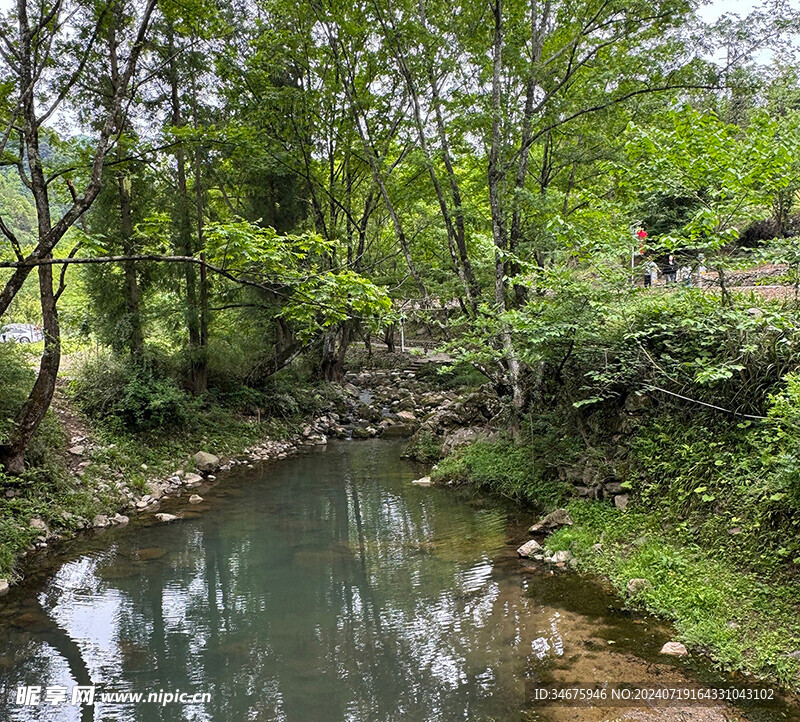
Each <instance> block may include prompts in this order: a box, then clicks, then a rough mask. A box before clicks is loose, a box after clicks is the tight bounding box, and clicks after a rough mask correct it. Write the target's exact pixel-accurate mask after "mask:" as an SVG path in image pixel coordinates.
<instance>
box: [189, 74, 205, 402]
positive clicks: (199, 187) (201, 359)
mask: <svg viewBox="0 0 800 722" xmlns="http://www.w3.org/2000/svg"><path fill="white" fill-rule="evenodd" d="M192 103H193V111H194V125H195V128H197V127H198V123H199V121H198V117H197V84H196V81H195V78H194V76H192ZM202 170H203V166H202V162H201V157H200V147H199V146H196V147H195V151H194V198H195V213H196V215H197V246H198V248H200V258H201V259H202V260H203V261H205V260H206V254H205V250H204V246H205V237H204V232H205V221H204V210H205V209H204V198H203V182H202V179H203V173H202ZM208 283H209V282H208V272H207V269H206V267H205V265H202V266H200V319H199V320H200V339H199V341H200V344H199V348H198V358H197V366H196V369H195V391H196V393H204V392H205V391H206V389H207V388H208V315H209V309H208Z"/></svg>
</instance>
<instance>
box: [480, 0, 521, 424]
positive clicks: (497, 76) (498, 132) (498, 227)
mask: <svg viewBox="0 0 800 722" xmlns="http://www.w3.org/2000/svg"><path fill="white" fill-rule="evenodd" d="M492 11H493V15H494V41H493V47H492V131H491V141H490V142H491V146H490V149H489V170H488V174H489V205H490V208H491V213H492V238H493V239H494V244H495V258H494V300H495V307H496V309H497V312H498V313H499V314H503V313H505V311H506V308H507V307H506V287H505V276H506V271H507V264H506V260H505V256H506V252H507V250H508V239H507V231H506V224H505V209H504V206H503V201H502V185H503V182H504V180H505V172H504V170H503V168H502V165H501V164H502V159H501V154H500V151H501V145H502V142H503V138H502V127H501V123H502V112H503V109H502V93H501V90H502V88H501V83H502V68H503V42H504V37H503V33H504V28H503V0H494V3H493V5H492ZM500 341H501V344H502V348H503V355H504V362H505V366H506V372H507V377H508V384H509V386H510V387H511V390H512V397H513V398H512V402H513V407H512V408H513V412H514V416H513V418H512V429H513V430H514V431H515V433H516V432H518V431H519V420H520V415H521V413H522V410H523V407H524V393H523V388H522V379H521V370H520V363H519V360H518V358H517V355H516V351H515V350H514V343H513V338H512V336H511V328H510V327H509V325H508V323H507V322H505V321H503V320H501V332H500Z"/></svg>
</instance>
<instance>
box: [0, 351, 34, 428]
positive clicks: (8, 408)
mask: <svg viewBox="0 0 800 722" xmlns="http://www.w3.org/2000/svg"><path fill="white" fill-rule="evenodd" d="M34 378H35V376H34V373H33V370H32V369H31V367H30V365H29V364H28V363H27V362H26V360H25V357H24V355H23V354H22V351H21V349H20V348H19V347H18V346H17V344H13V343H4V344H0V379H2V382H0V442H2V441H3V440H4V439H5V438H6V436H7V434H8V432H9V431H10V429H11V424H12V423H13V421H14V417H15V416H16V414H17V411H19V409H20V407H21V406H22V404H23V403H24V402H25V399H26V398H27V397H28V393H29V392H30V390H31V387H32V386H33V381H34Z"/></svg>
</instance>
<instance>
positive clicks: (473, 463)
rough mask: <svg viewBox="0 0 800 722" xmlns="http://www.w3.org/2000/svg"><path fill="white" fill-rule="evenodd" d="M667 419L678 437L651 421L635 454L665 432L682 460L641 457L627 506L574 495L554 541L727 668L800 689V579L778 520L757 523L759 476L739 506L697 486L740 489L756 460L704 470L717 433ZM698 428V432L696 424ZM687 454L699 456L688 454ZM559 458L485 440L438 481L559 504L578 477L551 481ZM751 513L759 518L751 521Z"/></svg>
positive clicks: (461, 453) (450, 463)
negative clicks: (711, 498) (736, 527)
mask: <svg viewBox="0 0 800 722" xmlns="http://www.w3.org/2000/svg"><path fill="white" fill-rule="evenodd" d="M669 430H670V431H673V432H674V433H673V435H672V437H671V441H670V440H669V439H668V438H667V436H666V434H665V433H664V432H665V428H663V426H656V427H653V428H649V429H648V428H645V427H642V429H641V432H640V434H642V435H644V436H640V437H639V443H638V444H634V447H635V450H634V453H636V452H638V454H639V455H640V456H642V455H643V456H644V457H647V453H646V452H647V451H648V450H649V447H648V446H647V444H646V443H644V442H645V441H646V440H647V438H656V440H657V441H658V442H659V444H658V447H659V454H660V455H659V456H658V458H659V459H662V460H664V459H672V463H674V464H675V468H667V462H666V461H662V462H659V463H658V464H656V465H655V466H654V465H653V464H649V465H647V467H646V468H647V470H648V472H647V473H644V474H643V473H642V469H641V468H639V467H637V466H636V464H633V465H632V467H631V468H632V470H631V476H630V478H629V480H628V481H627V482H626V484H625V485H626V487H633V490H632V491H631V494H632V496H631V501H630V503H629V505H628V508H627V509H626V511H625V512H621V511H620V510H619V509H617V508H616V507H614V506H613V505H611V504H610V503H609V502H608V501H595V502H592V501H584V500H578V499H574V500H571V501H568V503H567V507H568V509H569V511H570V514H571V516H572V518H573V520H574V522H575V524H574V525H573V526H571V527H565V528H562V529H560V530H558V531H556V532H555V533H554V534H552V535H551V536H550V537H548V539H547V542H546V544H547V547H548V548H550V549H552V550H553V551H557V550H560V549H569V550H570V551H571V552H572V553H573V554H574V555H575V556H576V557H577V559H578V564H579V568H580V569H581V570H582V571H585V572H589V573H594V574H597V575H599V576H601V577H603V578H605V579H607V580H608V581H609V583H610V584H611V585H612V586H613V587H614V589H615V590H616V591H617V592H618V593H619V594H620V596H622V597H623V598H626V599H627V601H628V603H629V604H630V605H631V606H634V607H638V608H642V609H645V610H647V611H649V612H652V613H654V614H657V615H659V616H660V617H663V618H664V619H667V620H670V621H671V622H672V623H673V624H674V626H675V629H676V633H677V635H678V637H679V639H680V640H681V641H682V642H683V643H684V644H686V646H687V647H688V648H690V649H692V650H693V651H699V652H702V653H705V654H707V655H708V656H709V657H710V658H711V659H713V660H714V661H715V663H716V664H717V665H718V666H719V667H720V668H721V669H724V670H727V671H733V672H741V673H744V674H748V675H753V676H757V677H759V678H764V679H771V680H777V681H779V682H780V683H782V684H784V685H786V686H789V687H792V688H795V689H796V688H798V686H800V659H797V658H795V657H794V656H792V653H794V652H797V651H798V650H800V604H799V603H798V600H800V583H798V581H796V578H795V575H794V573H793V571H792V567H791V565H790V566H787V565H786V563H784V562H785V559H784V558H783V557H781V555H780V554H779V552H780V549H779V548H778V547H776V546H775V544H776V543H777V542H776V538H778V537H779V536H780V534H779V532H778V530H776V529H773V530H769V531H768V530H767V529H766V528H765V526H763V525H762V526H761V527H760V528H759V527H758V525H757V524H756V522H755V518H756V517H758V516H759V514H760V512H759V511H758V510H757V509H755V508H754V509H744V508H743V502H744V500H745V499H749V500H750V505H751V506H753V505H754V502H753V498H754V497H753V496H752V491H753V486H754V484H755V482H753V481H752V480H753V477H752V476H750V479H751V484H750V489H749V490H746V489H744V487H745V486H746V485H744V483H743V482H742V490H741V492H740V493H739V494H738V500H739V502H740V503H739V505H738V508H737V509H731V508H729V507H728V506H725V507H721V506H720V504H719V500H718V499H717V500H715V502H714V503H710V502H703V501H702V499H701V495H699V494H696V493H694V489H696V488H697V486H698V485H699V484H701V483H702V484H703V485H704V486H707V487H708V488H713V489H714V490H715V492H716V493H717V494H718V495H719V496H722V495H723V493H724V492H727V493H728V494H731V496H732V497H734V494H732V487H733V486H734V485H736V484H739V483H740V480H739V479H738V477H739V476H744V473H742V474H739V473H737V474H735V476H736V477H737V478H736V479H734V474H733V472H734V470H736V469H737V468H738V467H737V465H738V466H741V465H744V467H745V470H746V471H752V470H751V469H749V468H748V467H747V465H746V464H745V462H744V461H742V460H739V459H738V458H733V457H732V458H730V459H727V461H726V463H725V465H724V466H722V467H717V466H713V462H712V469H713V471H716V470H717V469H719V472H718V473H717V475H716V476H715V474H714V473H712V469H709V468H705V467H702V468H704V471H703V473H702V474H699V469H700V468H701V467H700V466H697V465H696V464H699V463H700V460H701V459H700V457H701V456H703V455H704V454H705V455H713V454H716V453H718V452H719V451H720V450H721V449H720V447H719V444H717V443H716V442H715V443H711V442H709V440H708V439H706V438H705V437H704V436H701V437H698V438H699V439H700V441H701V443H699V444H698V445H697V447H696V450H695V451H694V452H691V449H690V448H689V442H688V439H687V438H684V436H683V435H681V434H678V433H677V431H678V429H677V428H675V424H672V425H670V427H669ZM654 433H657V434H658V436H657V437H653V435H654ZM692 433H694V434H697V433H698V430H697V428H696V427H695V428H694V430H693V432H692ZM686 434H689V431H688V429H687V430H686ZM721 438H722V437H721V436H720V435H719V434H718V435H717V436H716V439H717V440H720V439H721ZM671 445H675V447H680V448H672V446H671ZM731 448H737V446H736V445H733V446H732V447H731ZM738 448H740V449H741V450H742V454H743V455H746V454H747V453H748V451H749V447H746V446H743V445H741V444H740V445H739V446H738ZM678 452H680V453H678ZM689 453H695V454H696V455H697V459H691V460H690V459H687V458H685V455H686V454H689ZM725 453H727V452H725ZM681 454H683V456H682V455H681ZM559 458H560V457H559ZM551 459H552V454H550V455H547V452H546V449H544V448H539V447H534V446H528V445H515V444H514V443H512V442H510V441H499V442H480V443H477V444H474V445H472V446H469V447H465V448H462V449H459V450H457V451H456V452H455V453H454V454H453V455H451V456H449V457H447V458H445V459H443V460H442V461H441V462H440V463H439V465H438V466H437V467H436V468H435V469H434V470H433V472H432V474H431V476H432V478H433V479H434V481H436V482H439V483H450V484H454V483H467V484H472V485H474V486H476V487H479V488H482V489H484V490H486V491H490V492H495V493H499V494H502V495H503V496H506V497H510V498H512V499H514V500H516V501H518V502H521V503H534V504H537V505H538V506H540V507H544V508H554V507H555V506H557V505H560V504H563V503H565V501H566V500H567V499H568V495H569V491H570V488H569V486H568V485H565V484H562V483H558V482H554V481H552V480H551V479H553V478H554V477H553V474H552V468H548V466H546V465H547V464H548V463H550V462H551ZM585 461H586V463H589V462H588V461H587V460H585ZM690 461H691V463H689V462H690ZM570 463H571V464H574V463H576V460H575V459H570ZM648 474H652V475H651V476H648ZM699 479H701V480H699ZM717 485H719V488H718V486H717ZM745 491H746V492H747V493H745ZM687 492H688V493H687ZM733 505H734V506H735V504H733ZM734 513H737V514H738V515H739V517H741V519H738V518H737V517H735V516H732V514H734ZM745 519H753V522H752V524H751V526H752V529H749V528H748V524H746V523H745ZM737 522H738V523H740V524H741V525H742V527H743V531H742V533H740V534H736V535H731V534H730V533H729V528H730V527H731V526H732V525H733V524H734V523H737ZM759 531H760V532H761V533H760V534H759V533H758V532H759ZM783 534H784V535H785V534H786V530H785V529H784V532H783ZM598 544H599V545H600V546H599V547H598V546H597V545H598ZM634 578H642V579H646V580H647V581H648V582H649V584H648V585H647V586H646V587H645V588H644V589H642V590H641V591H640V592H639V593H637V594H636V595H634V596H631V595H629V594H628V593H627V589H626V588H627V583H628V581H629V580H630V579H634Z"/></svg>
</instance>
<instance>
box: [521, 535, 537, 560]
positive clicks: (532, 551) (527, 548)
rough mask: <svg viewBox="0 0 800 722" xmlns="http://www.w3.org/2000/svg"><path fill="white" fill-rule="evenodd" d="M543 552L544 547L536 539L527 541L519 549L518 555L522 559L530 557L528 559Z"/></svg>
mask: <svg viewBox="0 0 800 722" xmlns="http://www.w3.org/2000/svg"><path fill="white" fill-rule="evenodd" d="M541 552H542V546H541V544H539V542H537V541H536V540H535V539H531V540H530V541H526V542H525V543H524V544H523V545H522V546H521V547H520V548H519V549H517V554H519V555H520V556H521V557H528V559H531V558H533V557H534V556H535V555H541Z"/></svg>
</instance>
